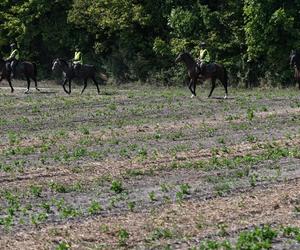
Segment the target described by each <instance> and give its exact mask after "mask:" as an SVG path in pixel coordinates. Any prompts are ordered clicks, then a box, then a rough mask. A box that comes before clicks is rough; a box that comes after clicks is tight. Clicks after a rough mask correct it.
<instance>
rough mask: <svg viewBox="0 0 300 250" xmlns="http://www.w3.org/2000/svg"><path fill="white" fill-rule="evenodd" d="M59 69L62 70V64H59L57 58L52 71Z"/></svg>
mask: <svg viewBox="0 0 300 250" xmlns="http://www.w3.org/2000/svg"><path fill="white" fill-rule="evenodd" d="M58 68H60V62H59V59H58V58H56V59H54V60H53V61H52V71H55V70H57V69H58Z"/></svg>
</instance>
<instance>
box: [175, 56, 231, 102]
mask: <svg viewBox="0 0 300 250" xmlns="http://www.w3.org/2000/svg"><path fill="white" fill-rule="evenodd" d="M175 62H176V63H178V62H183V63H184V64H185V65H186V67H187V70H188V76H189V79H190V82H189V89H190V91H191V92H192V97H193V96H196V83H197V81H198V80H199V81H200V82H201V83H203V81H205V80H206V79H211V82H212V88H211V91H210V93H209V95H208V97H211V95H212V93H213V91H214V89H215V87H216V80H217V79H218V80H219V81H220V82H221V83H222V84H223V86H224V88H225V97H224V98H225V99H226V98H227V95H228V91H227V85H228V83H227V81H228V77H227V72H226V69H225V68H224V66H223V65H221V64H218V63H213V64H211V65H208V66H209V68H208V67H205V68H204V70H203V69H200V67H199V65H198V64H197V63H196V61H195V60H194V59H193V57H192V56H191V55H190V54H189V53H187V52H184V53H180V54H179V55H178V56H177V58H176V60H175ZM210 68H211V69H210Z"/></svg>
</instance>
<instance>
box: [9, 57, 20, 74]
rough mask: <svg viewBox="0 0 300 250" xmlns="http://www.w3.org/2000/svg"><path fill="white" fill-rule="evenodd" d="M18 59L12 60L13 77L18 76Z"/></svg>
mask: <svg viewBox="0 0 300 250" xmlns="http://www.w3.org/2000/svg"><path fill="white" fill-rule="evenodd" d="M17 64H18V61H17V60H12V62H11V63H10V66H11V70H12V77H15V76H16V67H17Z"/></svg>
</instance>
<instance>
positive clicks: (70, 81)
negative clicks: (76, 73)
mask: <svg viewBox="0 0 300 250" xmlns="http://www.w3.org/2000/svg"><path fill="white" fill-rule="evenodd" d="M71 84H72V80H71V78H70V79H69V92H68V94H69V95H70V94H71V91H72V89H71V88H72V87H71Z"/></svg>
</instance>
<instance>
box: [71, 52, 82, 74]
mask: <svg viewBox="0 0 300 250" xmlns="http://www.w3.org/2000/svg"><path fill="white" fill-rule="evenodd" d="M73 65H74V70H75V72H76V73H77V74H78V73H79V71H80V69H81V66H82V65H83V59H82V53H81V51H80V50H79V47H78V46H76V47H75V54H74V58H73Z"/></svg>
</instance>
